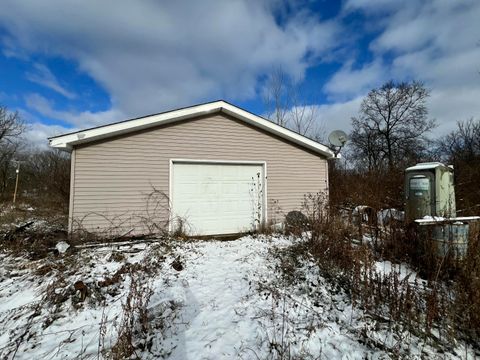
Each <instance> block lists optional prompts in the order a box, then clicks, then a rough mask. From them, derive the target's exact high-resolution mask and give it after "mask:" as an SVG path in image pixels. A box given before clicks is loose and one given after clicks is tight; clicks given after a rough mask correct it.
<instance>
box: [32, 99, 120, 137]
mask: <svg viewBox="0 0 480 360" xmlns="http://www.w3.org/2000/svg"><path fill="white" fill-rule="evenodd" d="M25 102H26V104H27V106H28V107H29V108H30V109H33V110H35V111H37V112H39V113H40V114H43V115H44V116H46V117H49V118H52V119H57V120H61V121H62V122H64V123H66V124H69V125H71V126H73V127H74V128H80V129H83V128H89V127H94V126H97V125H101V124H107V123H111V122H116V121H120V120H124V119H125V118H126V116H125V115H124V114H123V113H122V112H120V111H118V110H116V109H110V110H106V111H99V112H91V111H82V112H70V111H60V110H56V109H54V107H53V105H52V103H51V102H50V101H49V100H48V99H46V98H45V97H43V96H41V95H39V94H29V95H27V96H26V98H25ZM70 131H72V130H71V129H70Z"/></svg>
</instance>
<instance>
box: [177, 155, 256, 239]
mask: <svg viewBox="0 0 480 360" xmlns="http://www.w3.org/2000/svg"><path fill="white" fill-rule="evenodd" d="M257 174H262V178H263V166H262V165H257V164H204V163H174V164H173V171H172V177H173V179H172V194H171V195H172V205H173V208H172V212H173V215H174V217H180V218H182V219H184V220H186V222H187V224H188V226H187V228H190V233H191V235H194V234H201V235H210V234H222V233H224V234H226V233H235V232H242V231H248V230H251V229H252V228H253V226H254V224H255V213H256V209H257V205H258V202H259V201H260V202H261V203H263V199H259V198H258V195H257V194H255V189H256V186H255V184H254V183H255V182H256V181H258V179H257ZM262 185H263V184H262Z"/></svg>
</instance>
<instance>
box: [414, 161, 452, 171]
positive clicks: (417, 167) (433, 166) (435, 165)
mask: <svg viewBox="0 0 480 360" xmlns="http://www.w3.org/2000/svg"><path fill="white" fill-rule="evenodd" d="M438 167H446V168H449V169H452V168H451V167H450V166H447V165H445V164H443V163H441V162H424V163H418V164H417V165H415V166H411V167H409V168H407V169H406V170H405V171H416V170H431V169H436V168H438Z"/></svg>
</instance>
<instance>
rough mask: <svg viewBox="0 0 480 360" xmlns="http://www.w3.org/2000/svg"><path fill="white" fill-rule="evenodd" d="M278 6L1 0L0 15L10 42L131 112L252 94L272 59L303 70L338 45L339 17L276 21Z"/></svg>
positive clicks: (216, 0) (294, 71)
mask: <svg viewBox="0 0 480 360" xmlns="http://www.w3.org/2000/svg"><path fill="white" fill-rule="evenodd" d="M278 6H280V5H278V4H277V2H276V1H275V0H272V1H250V0H242V1H235V2H232V1H223V0H207V1H201V2H198V1H193V2H192V1H190V2H183V1H178V2H158V1H153V0H150V1H142V2H138V1H122V2H118V1H113V0H111V1H102V2H98V1H94V0H90V1H82V2H78V3H77V2H73V3H72V2H70V3H66V2H64V1H62V0H46V1H42V2H37V1H25V2H19V1H16V0H5V1H4V3H3V7H5V8H8V9H9V11H8V12H7V13H5V14H3V13H1V14H0V23H1V24H3V26H4V28H5V29H7V30H8V32H9V34H10V37H11V38H14V40H15V41H13V42H12V41H10V42H9V44H10V46H14V47H20V48H22V49H26V50H28V51H30V52H42V53H46V54H48V55H55V56H63V57H67V58H70V59H73V60H75V61H77V62H78V64H79V67H80V69H81V70H83V71H85V72H87V73H88V74H90V75H91V76H92V77H93V78H94V79H95V80H97V81H98V82H99V83H100V84H101V85H103V87H105V89H106V90H107V91H108V92H109V94H110V95H111V100H112V103H113V108H114V109H116V110H115V111H119V112H122V113H125V114H127V115H128V116H134V115H140V114H145V113H150V112H156V111H160V110H163V109H167V108H173V107H177V106H182V105H189V104H191V103H194V102H198V101H202V100H205V99H212V98H218V97H228V98H230V99H232V100H233V101H235V100H240V99H245V98H251V97H253V96H255V89H256V85H257V81H258V78H259V76H260V75H263V74H265V73H267V72H269V71H270V69H271V68H272V67H274V66H280V67H282V69H284V70H285V71H286V72H288V73H289V74H290V75H291V76H293V77H295V78H302V77H303V75H304V72H305V69H306V68H307V66H309V64H310V63H311V62H312V61H315V60H318V59H319V58H321V57H322V56H323V55H324V54H327V53H328V52H329V51H330V50H331V49H332V48H334V47H335V46H337V45H338V41H337V40H336V39H337V35H338V34H339V33H340V31H339V28H340V25H339V24H338V23H336V22H332V21H326V22H321V21H320V20H319V19H318V16H317V15H316V14H311V13H309V12H305V11H299V12H297V13H296V14H295V15H294V16H291V17H290V18H288V19H286V22H285V23H282V25H279V24H278V23H277V22H276V20H275V17H274V15H273V14H274V12H275V10H276V8H277V7H278ZM12 44H14V45H12ZM7 45H8V44H7ZM14 50H15V49H12V52H14Z"/></svg>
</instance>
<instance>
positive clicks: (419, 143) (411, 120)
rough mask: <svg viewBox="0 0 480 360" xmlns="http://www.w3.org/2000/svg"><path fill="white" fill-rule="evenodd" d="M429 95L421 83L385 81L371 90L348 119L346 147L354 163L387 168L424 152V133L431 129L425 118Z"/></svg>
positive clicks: (432, 123) (430, 124)
mask: <svg viewBox="0 0 480 360" xmlns="http://www.w3.org/2000/svg"><path fill="white" fill-rule="evenodd" d="M428 96H429V91H428V90H427V89H426V88H425V87H424V86H423V84H422V83H420V82H417V81H413V82H411V83H406V82H402V83H395V82H393V81H389V82H387V83H385V84H384V85H383V86H382V87H380V88H378V89H373V90H371V91H370V92H369V93H368V95H367V97H366V98H365V99H364V100H363V101H362V104H361V106H360V111H359V114H358V116H356V117H353V118H352V127H353V131H352V133H351V142H350V146H351V148H352V150H353V151H352V152H353V153H354V154H356V155H357V156H356V157H357V160H360V161H365V162H367V163H368V166H369V169H371V170H373V169H379V168H381V167H384V166H385V165H387V166H388V168H389V169H393V168H394V167H395V166H397V165H398V164H399V163H400V162H403V161H405V160H406V159H411V158H412V157H416V156H417V155H418V154H419V153H421V152H422V151H424V150H425V149H426V146H427V144H428V140H427V138H426V136H425V135H426V133H427V132H429V131H430V130H431V129H433V128H434V127H435V122H434V121H433V120H429V119H428V118H427V115H428V110H427V106H426V100H427V98H428Z"/></svg>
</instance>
